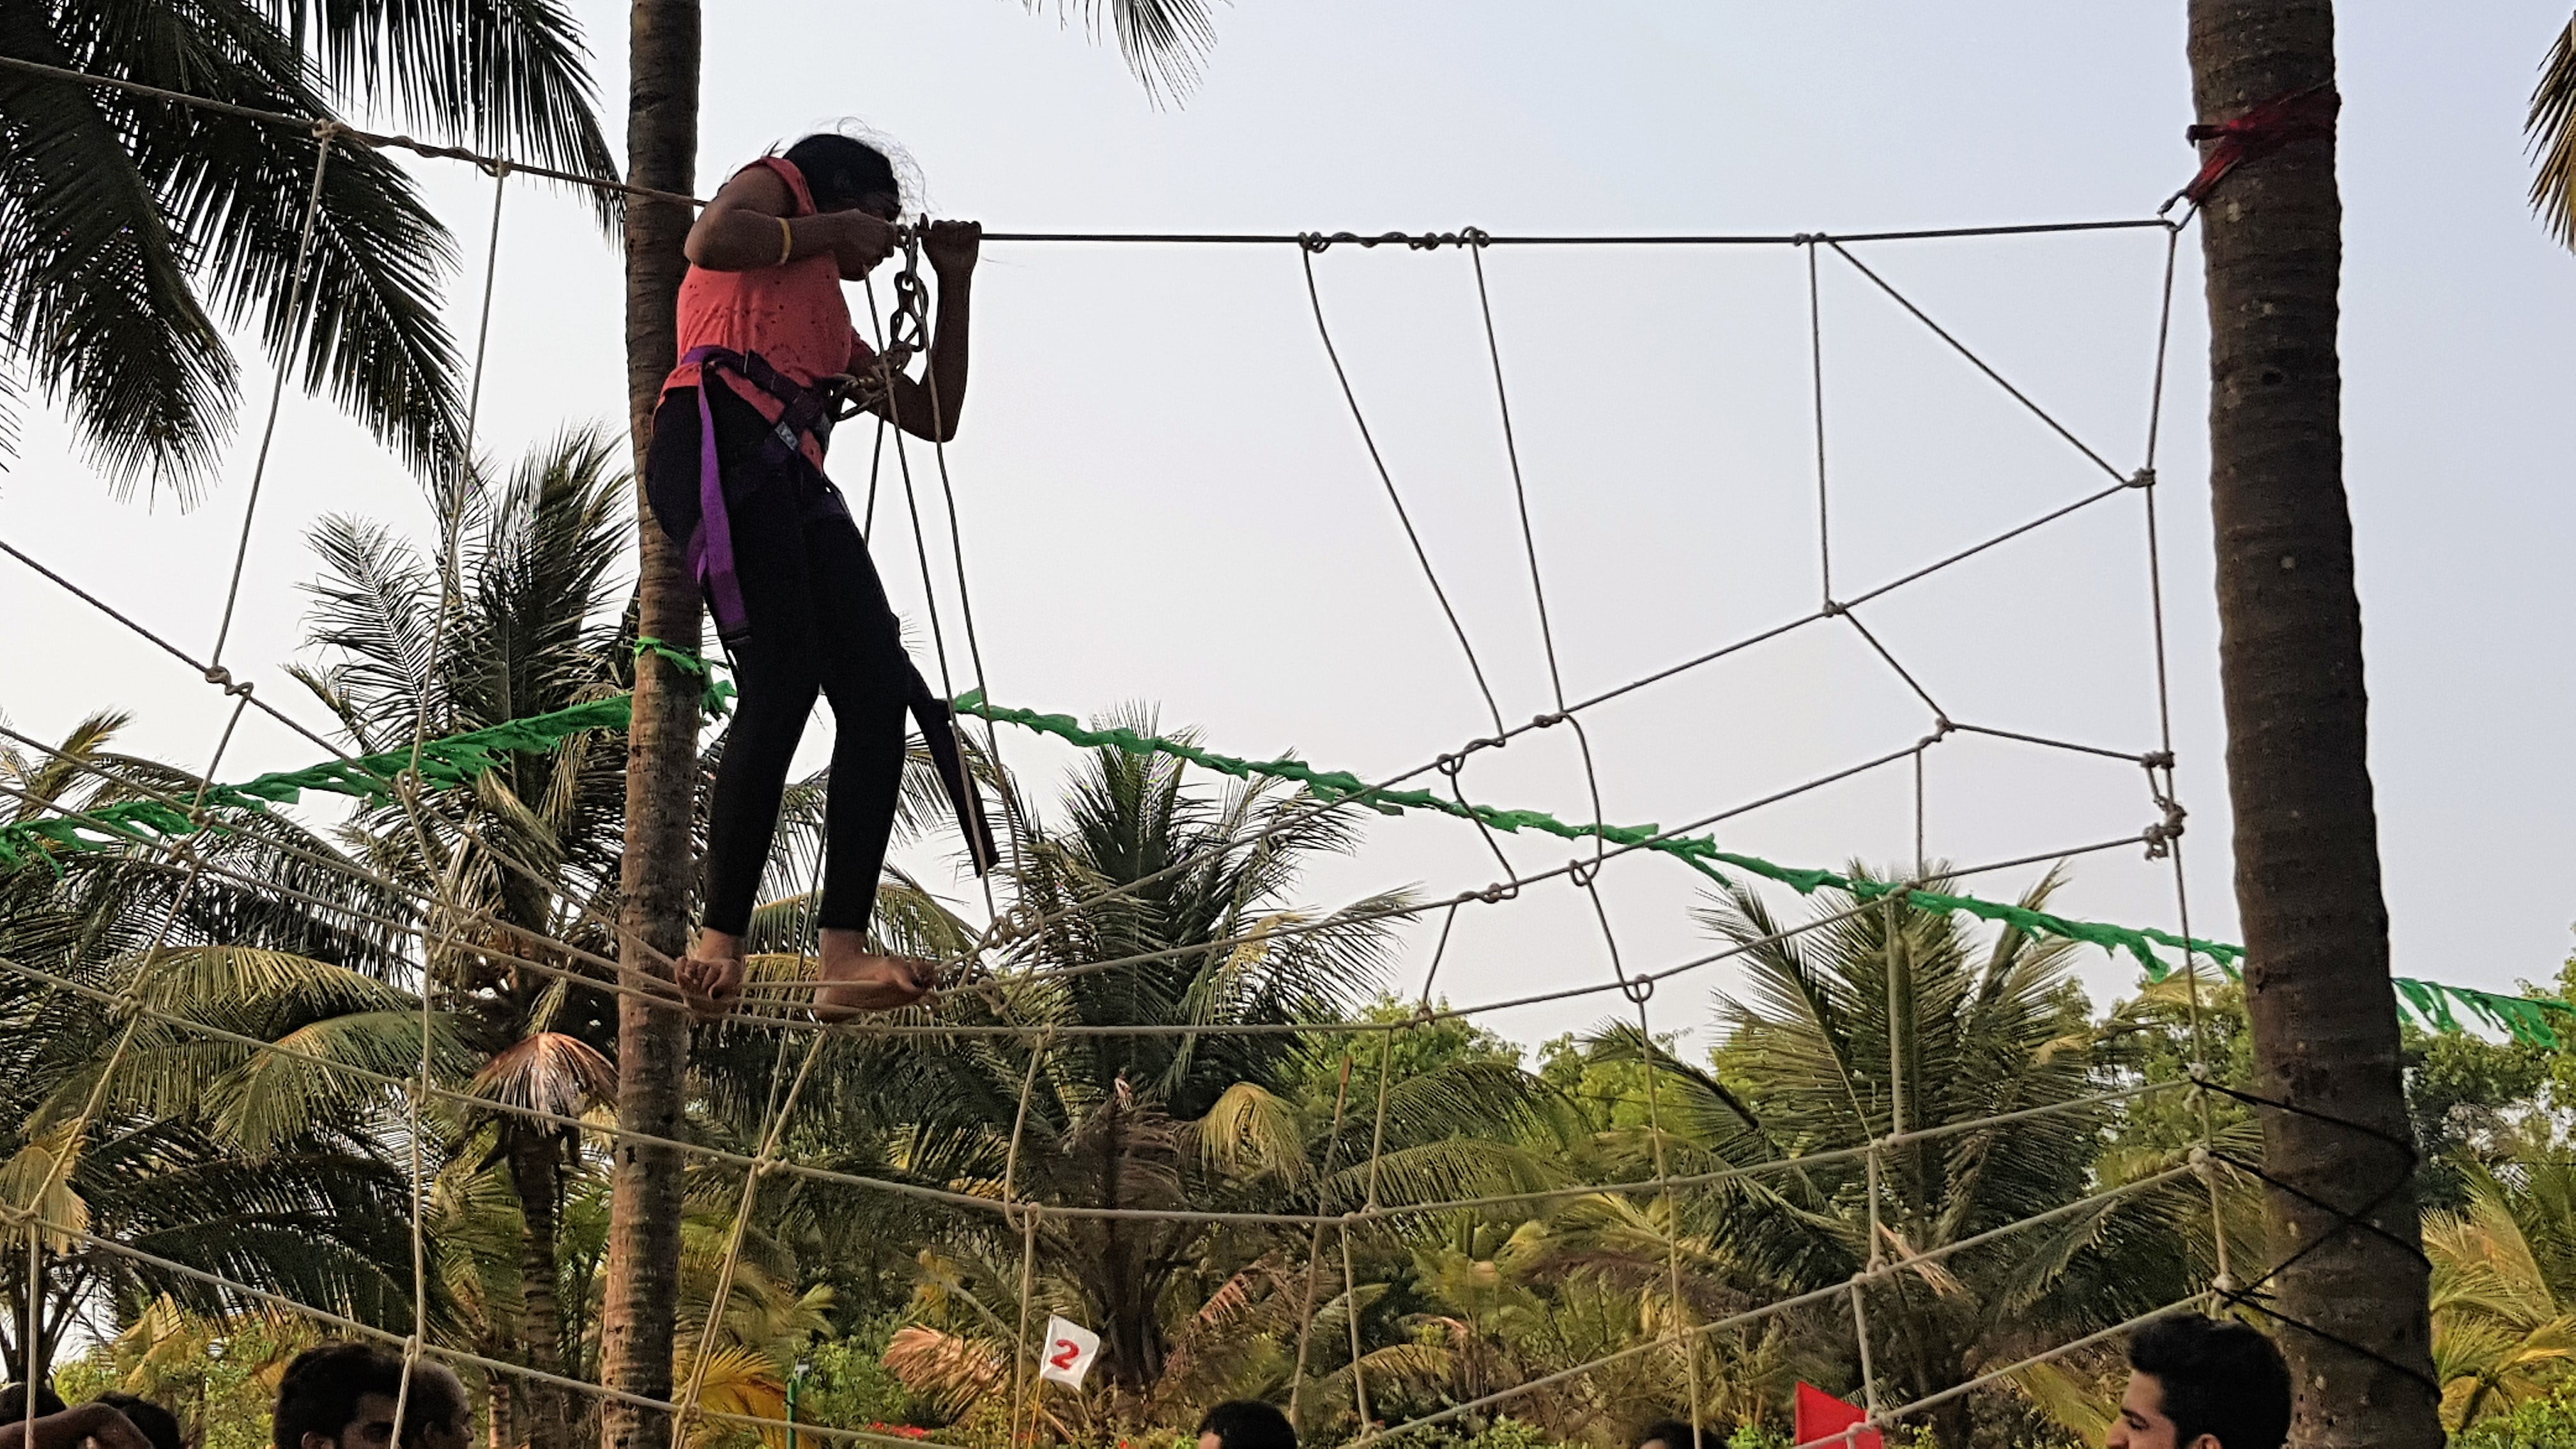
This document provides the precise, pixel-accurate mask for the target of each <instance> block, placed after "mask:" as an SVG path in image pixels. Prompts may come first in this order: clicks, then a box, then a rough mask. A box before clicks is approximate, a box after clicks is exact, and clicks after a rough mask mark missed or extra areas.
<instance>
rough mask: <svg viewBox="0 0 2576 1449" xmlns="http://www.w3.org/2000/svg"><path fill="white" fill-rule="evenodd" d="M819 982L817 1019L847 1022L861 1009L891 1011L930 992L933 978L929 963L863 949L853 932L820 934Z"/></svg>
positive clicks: (935, 971) (936, 973)
mask: <svg viewBox="0 0 2576 1449" xmlns="http://www.w3.org/2000/svg"><path fill="white" fill-rule="evenodd" d="M822 945H823V963H822V967H821V970H820V972H819V973H818V974H819V975H820V977H821V982H822V984H821V985H820V986H819V987H817V988H816V990H815V992H814V1016H815V1019H816V1020H818V1021H824V1022H839V1021H847V1020H849V1019H850V1018H851V1017H854V1016H856V1015H858V1014H859V1013H860V1012H862V1011H893V1010H895V1009H897V1008H898V1007H905V1006H910V1005H912V1004H913V1003H915V1002H917V1001H919V1000H921V999H922V998H923V997H925V996H928V995H929V994H930V988H931V987H932V986H934V985H936V984H938V981H939V967H938V965H937V964H936V963H935V962H930V961H924V960H922V959H920V958H919V957H915V956H885V955H880V954H878V953H876V952H873V951H870V950H868V949H867V938H866V937H864V936H862V935H860V934H859V933H858V932H856V931H845V930H827V931H825V932H823V942H822Z"/></svg>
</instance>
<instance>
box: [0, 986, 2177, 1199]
mask: <svg viewBox="0 0 2576 1449" xmlns="http://www.w3.org/2000/svg"><path fill="white" fill-rule="evenodd" d="M0 971H5V972H7V973H9V974H12V975H16V976H19V977H23V978H25V979H27V980H30V981H35V982H39V983H41V984H43V985H47V986H51V987H54V988H56V989H58V990H63V991H69V992H71V993H72V994H74V995H76V996H80V997H82V998H84V999H87V1000H92V1001H96V1002H98V1003H99V1004H101V1005H104V1006H112V1007H115V1008H117V1009H119V1010H130V1011H132V1012H133V1013H134V1014H135V1015H137V1016H140V1017H142V1018H144V1019H146V1020H149V1021H157V1022H159V1023H161V1024H162V1025H164V1026H170V1027H175V1028H178V1029H179V1030H181V1031H185V1032H189V1033H192V1034H195V1035H198V1036H203V1037H206V1038H209V1039H211V1040H215V1041H221V1042H226V1043H228V1044H230V1045H233V1046H238V1047H241V1048H243V1049H245V1050H248V1051H252V1052H256V1053H259V1054H262V1055H272V1056H286V1057H293V1058H294V1059H296V1060H297V1061H300V1062H303V1063H306V1064H308V1065H310V1066H314V1067H318V1068H320V1069H321V1070H323V1071H326V1072H336V1073H339V1074H341V1075H344V1076H348V1077H353V1078H356V1079H358V1080H361V1081H367V1082H373V1083H375V1084H377V1085H379V1086H382V1087H384V1088H386V1089H387V1090H389V1091H394V1092H400V1091H404V1090H408V1089H409V1088H410V1086H411V1084H412V1082H413V1081H414V1079H413V1078H411V1077H408V1076H398V1075H395V1074H393V1073H390V1072H380V1071H377V1070H375V1069H374V1068H372V1067H362V1066H358V1065H356V1064H354V1063H349V1062H335V1061H329V1060H326V1059H323V1058H320V1057H316V1056H313V1055H312V1054H311V1053H309V1052H304V1051H300V1050H298V1049H296V1048H294V1047H290V1046H286V1045H284V1044H283V1043H279V1042H270V1041H262V1040H260V1039H259V1038H257V1037H254V1036H248V1035H245V1034H243V1033H240V1032H236V1031H232V1030H229V1029H227V1028H224V1027H219V1026H215V1025H213V1024H212V1023H209V1022H203V1021H199V1020H197V1019H196V1018H194V1017H190V1016H185V1015H182V1014H180V1013H178V1012H173V1011H165V1010H163V1009H161V1008H159V1007H154V1006H145V1005H142V1004H140V1003H137V1002H130V1001H129V1000H128V999H127V998H126V997H123V996H120V995H117V994H116V993H114V992H110V991H107V990H105V989H103V988H101V987H97V986H93V985H90V984H88V983H86V982H82V981H77V980H74V979H73V978H70V977H67V976H63V975H61V974H59V973H56V972H52V971H47V970H44V969H43V968H41V967H37V966H30V965H27V964H25V963H23V962H19V961H15V960H12V959H10V958H8V957H5V956H0ZM2193 1085H2195V1084H2194V1083H2192V1082H2189V1081H2182V1080H2177V1081H2171V1082H2150V1083H2143V1084H2140V1085H2136V1086H2130V1087H2121V1088H2117V1089H2114V1090H2111V1091H2107V1092H2099V1093H2095V1094H2092V1095H2089V1096H2084V1097H2077V1098H2072V1099H2069V1100H2067V1101H2064V1102H2052V1103H2049V1104H2047V1105H2044V1106H2038V1107H2024V1108H2020V1109H2017V1110H2015V1111H2011V1112H1999V1113H1995V1114H1993V1115H1991V1116H1987V1117H1978V1118H1969V1119H1964V1120H1961V1121H1957V1122H1946V1123H1942V1124H1939V1125H1937V1126H1933V1127H1926V1128H1920V1129H1917V1130H1914V1131H1910V1132H1903V1133H1896V1134H1893V1135H1889V1136H1885V1137H1881V1138H1878V1139H1876V1140H1874V1141H1873V1142H1870V1143H1865V1144H1863V1145H1860V1146H1856V1147H1837V1148H1828V1149H1825V1150H1823V1151H1818V1152H1810V1153H1801V1154H1799V1155H1797V1156H1794V1157H1782V1158H1774V1159H1771V1160H1769V1161H1765V1162H1756V1163H1745V1164H1739V1165H1736V1166H1731V1167H1724V1168H1716V1169H1712V1170H1710V1171H1707V1172H1702V1173H1692V1174H1687V1175H1676V1176H1674V1177H1673V1178H1671V1182H1672V1184H1673V1185H1675V1186H1678V1187H1704V1186H1711V1185H1714V1184H1717V1183H1721V1182H1733V1181H1741V1180H1743V1179H1745V1178H1750V1177H1760V1176H1765V1175H1768V1174H1772V1173H1780V1172H1796V1171H1801V1170H1804V1169H1807V1168H1813V1167H1825V1166H1831V1165H1833V1164H1836V1163H1845V1162H1853V1161H1858V1160H1861V1159H1862V1158H1864V1157H1866V1156H1867V1155H1868V1154H1870V1153H1872V1152H1875V1151H1884V1150H1886V1149H1888V1148H1890V1147H1902V1146H1906V1145H1909V1144H1912V1143H1918V1142H1933V1141H1938V1140H1941V1139H1943V1138H1948V1137H1957V1136H1963V1135H1966V1134H1969V1133H1975V1132H1984V1131H1989V1130H1991V1129H1993V1128H1996V1127H2004V1126H2010V1125H2012V1124H2014V1123H2016V1122H2026V1121H2034V1120H2038V1119H2040V1118H2044V1117H2051V1116H2055V1115H2058V1114H2060V1113H2065V1112H2072V1111H2078V1110H2081V1109H2083V1108H2087V1107H2097V1106H2107V1105H2111V1104H2114V1103H2118V1102H2126V1101H2134V1100H2138V1099H2141V1098H2145V1097H2150V1096H2156V1095H2160V1094H2163V1093H2166V1092H2172V1091H2180V1090H2183V1089H2185V1088H2188V1087H2191V1086H2193ZM429 1090H430V1094H431V1095H432V1096H435V1097H437V1098H439V1099H441V1100H444V1101H450V1102H455V1103H458V1104H459V1105H463V1106H469V1107H472V1108H474V1109H475V1110H477V1111H484V1112H491V1113H494V1114H496V1115H500V1116H506V1117H513V1118H517V1119H520V1120H523V1121H529V1122H538V1123H543V1124H546V1125H548V1126H553V1127H560V1128H565V1129H567V1130H574V1131H580V1132H584V1133H588V1134H590V1135H593V1136H596V1137H600V1138H602V1139H604V1140H606V1141H608V1142H609V1143H611V1144H613V1145H619V1146H644V1147H658V1148H664V1149H667V1150H670V1151H672V1152H676V1153H678V1154H680V1155H681V1156H682V1157H684V1158H697V1159H700V1160H702V1161H705V1162H710V1163H716V1164H721V1165H723V1166H726V1167H734V1168H740V1169H743V1170H745V1171H767V1172H782V1173H786V1174H788V1175H790V1176H794V1177H801V1178H805V1179H808V1180H810V1181H814V1182H819V1183H826V1184H829V1185H832V1186H836V1187H847V1188H854V1189H858V1190H861V1191H867V1192H883V1193H887V1194H890V1195H893V1196H897V1197H908V1198H913V1199H916V1200H918V1201H923V1202H934V1203H938V1204H940V1205H942V1206H946V1207H958V1208H967V1209H971V1210H974V1211H977V1212H985V1213H991V1214H994V1215H996V1216H1000V1217H1003V1218H1005V1219H1007V1218H1009V1217H1011V1216H1012V1214H1014V1213H1015V1212H1029V1213H1036V1214H1040V1215H1042V1216H1046V1217H1055V1218H1068V1219H1086V1220H1108V1221H1119V1220H1127V1221H1139V1222H1197V1223H1217V1224H1229V1223H1230V1224H1253V1225H1267V1226H1274V1227H1312V1226H1315V1225H1317V1224H1326V1225H1341V1226H1354V1225H1361V1224H1366V1223H1371V1222H1381V1221H1392V1220H1397V1219H1403V1218H1413V1217H1421V1216H1426V1215H1432V1214H1439V1213H1451V1212H1461V1211H1472V1210H1477V1209H1482V1208H1491V1207H1512V1206H1526V1205H1533V1204H1538V1203H1547V1202H1556V1201H1562V1200H1564V1199H1567V1198H1578V1197H1590V1196H1594V1195H1597V1194H1606V1193H1621V1192H1644V1191H1649V1190H1653V1189H1657V1188H1660V1187H1661V1186H1663V1184H1664V1182H1665V1179H1663V1178H1660V1177H1656V1178H1646V1179H1636V1180H1627V1181H1619V1182H1607V1183H1568V1184H1565V1185H1563V1186H1559V1187H1551V1188H1532V1189H1527V1190H1524V1191H1518V1192H1506V1193H1487V1194H1483V1195H1480V1196H1474V1197H1462V1198H1444V1199H1438V1200H1434V1201H1430V1202H1422V1203H1404V1204H1386V1205H1381V1206H1375V1207H1361V1208H1354V1209H1351V1210H1349V1211H1346V1212H1339V1213H1261V1212H1222V1211H1214V1210H1205V1209H1194V1208H1102V1207H1080V1206H1068V1205H1050V1204H1044V1203H1033V1202H1029V1201H1027V1200H1025V1199H1022V1200H1020V1201H1018V1202H1016V1203H1012V1202H1005V1201H1003V1200H1001V1199H998V1198H991V1197H985V1196H982V1195H979V1194H975V1193H966V1192H958V1191H955V1190H953V1189H947V1188H936V1187H930V1186H928V1185H926V1184H922V1183H909V1182H899V1181H895V1180H893V1179H890V1178H881V1177H869V1176H866V1175H864V1174H861V1173H853V1172H844V1171H841V1170H839V1169H837V1168H828V1167H816V1166H813V1165H811V1164H808V1163H803V1162H799V1161H797V1160H796V1159H794V1158H785V1157H780V1158H771V1159H769V1160H767V1162H766V1163H764V1162H763V1161H762V1160H760V1159H758V1158H755V1157H752V1156H750V1155H748V1154H745V1153H741V1152H736V1151H733V1150H732V1149H730V1148H722V1147H712V1146H708V1145H706V1144H704V1143H695V1142H685V1141H682V1140H680V1139H678V1138H671V1137H660V1136H656V1135H654V1134H651V1133H646V1132H636V1131H633V1130H630V1129H628V1128H623V1127H619V1126H616V1125H614V1124H611V1123H605V1122H596V1121H592V1120H590V1119H588V1118H583V1117H573V1116H568V1115H565V1114H563V1113H558V1112H548V1111H546V1110H544V1109H543V1108H538V1107H526V1106H521V1105H518V1104H516V1103H510V1102H502V1101H498V1100H495V1099H493V1098H489V1097H481V1096H476V1095H474V1094H473V1093H470V1092H460V1091H457V1090H455V1089H453V1088H448V1087H435V1086H434V1087H431V1088H430V1089H429Z"/></svg>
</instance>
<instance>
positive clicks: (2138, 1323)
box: [1789, 1289, 2214, 1449]
mask: <svg viewBox="0 0 2576 1449" xmlns="http://www.w3.org/2000/svg"><path fill="white" fill-rule="evenodd" d="M2213 1297H2214V1295H2212V1294H2211V1293H2210V1292H2209V1291H2208V1290H2206V1289H2204V1290H2202V1291H2201V1292H2198V1293H2194V1294H2192V1295H2191V1296H2189V1297H2187V1298H2177V1299H2175V1300H2174V1301H2173V1302H2171V1303H2168V1304H2165V1305H2164V1306H2163V1307H2161V1308H2150V1309H2148V1310H2147V1311H2146V1312H2144V1313H2141V1314H2138V1315H2136V1316H2134V1317H2131V1318H2125V1319H2122V1320H2121V1321H2120V1322H2118V1323H2114V1324H2112V1325H2111V1326H2110V1327H2108V1328H2097V1329H2095V1330H2094V1331H2093V1332H2091V1333H2088V1334H2086V1335H2084V1336H2083V1337H2082V1338H2075V1339H2069V1340H2067V1341H2066V1342H2064V1343H2061V1344H2059V1345H2057V1346H2056V1347H2055V1348H2051V1349H2044V1350H2042V1351H2041V1352H2038V1353H2035V1354H2032V1355H2031V1356H2030V1357H2028V1358H2025V1359H2021V1360H2018V1361H2017V1362H2014V1363H2011V1364H2007V1365H2005V1366H2004V1367H2002V1368H1999V1369H1989V1370H1987V1371H1986V1372H1984V1373H1981V1374H1979V1375H1977V1376H1976V1377H1975V1378H1972V1379H1970V1380H1968V1381H1967V1382H1966V1383H1961V1384H1952V1385H1951V1386H1950V1387H1948V1388H1946V1389H1943V1390H1941V1391H1939V1392H1938V1393H1930V1394H1925V1395H1924V1396H1923V1397H1921V1398H1919V1399H1916V1400H1913V1401H1912V1402H1910V1403H1904V1404H1899V1405H1897V1406H1896V1407H1895V1408H1892V1409H1880V1410H1878V1411H1877V1412H1876V1413H1873V1414H1871V1415H1870V1416H1869V1422H1868V1424H1867V1425H1863V1426H1859V1427H1861V1428H1863V1429H1867V1430H1874V1429H1875V1428H1876V1427H1878V1426H1882V1425H1886V1424H1893V1423H1895V1422H1896V1421H1898V1420H1900V1419H1909V1418H1912V1417H1913V1416H1915V1415H1916V1414H1920V1413H1922V1412H1923V1411H1924V1410H1926V1409H1929V1408H1932V1407H1934V1406H1935V1405H1939V1404H1946V1403H1948V1402H1950V1401H1951V1400H1952V1399H1956V1398H1960V1397H1962V1396H1964V1395H1967V1394H1972V1393H1975V1392H1976V1391H1977V1390H1979V1389H1982V1388H1987V1387H1990V1386H1992V1385H1994V1384H1997V1383H2000V1382H2002V1381H2003V1380H2005V1379H2008V1378H2011V1377H2012V1376H2013V1375H2015V1374H2018V1373H2024V1372H2027V1371H2028V1370H2031V1369H2034V1368H2037V1367H2039V1366H2040V1365H2041V1364H2044V1363H2053V1362H2055V1361H2056V1360H2058V1359H2061V1358H2064V1357H2066V1356H2067V1355H2068V1354H2070V1353H2079V1352H2081V1351H2083V1350H2085V1349H2088V1348H2091V1347H2092V1346H2093V1345H2095V1344H2097V1343H2102V1342H2105V1341H2107V1340H2110V1339H2114V1338H2117V1337H2119V1336H2120V1335H2121V1334H2124V1333H2128V1332H2130V1331H2132V1330H2134V1329H2137V1328H2141V1327H2143V1326H2145V1325H2147V1324H2149V1323H2153V1322H2155V1321H2156V1320H2157V1319H2159V1318H2170V1317H2172V1316H2173V1315H2174V1314H2177V1313H2188V1312H2191V1311H2192V1310H2194V1309H2196V1308H2203V1307H2206V1306H2208V1305H2210V1304H2211V1303H2212V1301H2213ZM1852 1432H1853V1431H1852V1430H1850V1429H1836V1430H1835V1431H1834V1432H1832V1433H1830V1434H1827V1435H1825V1436H1824V1437H1822V1438H1819V1439H1803V1440H1800V1441H1799V1442H1798V1443H1795V1444H1792V1445H1790V1446H1789V1449H1826V1446H1828V1445H1834V1444H1843V1445H1848V1444H1849V1443H1850V1436H1851V1434H1852Z"/></svg>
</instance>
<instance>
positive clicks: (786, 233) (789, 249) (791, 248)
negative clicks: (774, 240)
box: [778, 216, 796, 267]
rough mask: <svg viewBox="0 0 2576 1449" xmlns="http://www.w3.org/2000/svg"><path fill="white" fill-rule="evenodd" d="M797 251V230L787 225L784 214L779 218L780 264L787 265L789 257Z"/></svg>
mask: <svg viewBox="0 0 2576 1449" xmlns="http://www.w3.org/2000/svg"><path fill="white" fill-rule="evenodd" d="M795 251H796V232H795V230H794V229H793V228H791V227H789V226H788V225H787V218H785V217H783V216H782V217H780V218H779V219H778V265H780V266H782V267H783V266H785V265H787V259H788V258H789V257H790V256H792V255H794V254H795Z"/></svg>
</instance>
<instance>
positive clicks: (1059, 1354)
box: [1047, 1338, 1082, 1369]
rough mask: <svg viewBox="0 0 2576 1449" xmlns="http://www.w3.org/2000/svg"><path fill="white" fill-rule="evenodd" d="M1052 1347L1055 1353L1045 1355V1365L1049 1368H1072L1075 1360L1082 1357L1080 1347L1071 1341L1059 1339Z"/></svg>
mask: <svg viewBox="0 0 2576 1449" xmlns="http://www.w3.org/2000/svg"><path fill="white" fill-rule="evenodd" d="M1052 1347H1053V1348H1054V1349H1055V1352H1053V1353H1050V1354H1048V1355H1047V1363H1048V1365H1049V1366H1050V1367H1054V1368H1060V1369H1069V1368H1071V1367H1073V1361H1074V1360H1075V1359H1078V1358H1080V1357H1082V1346H1081V1345H1080V1344H1077V1343H1075V1342H1074V1341H1073V1340H1072V1339H1069V1338H1059V1339H1057V1340H1056V1341H1055V1343H1054V1344H1053V1345H1052Z"/></svg>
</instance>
